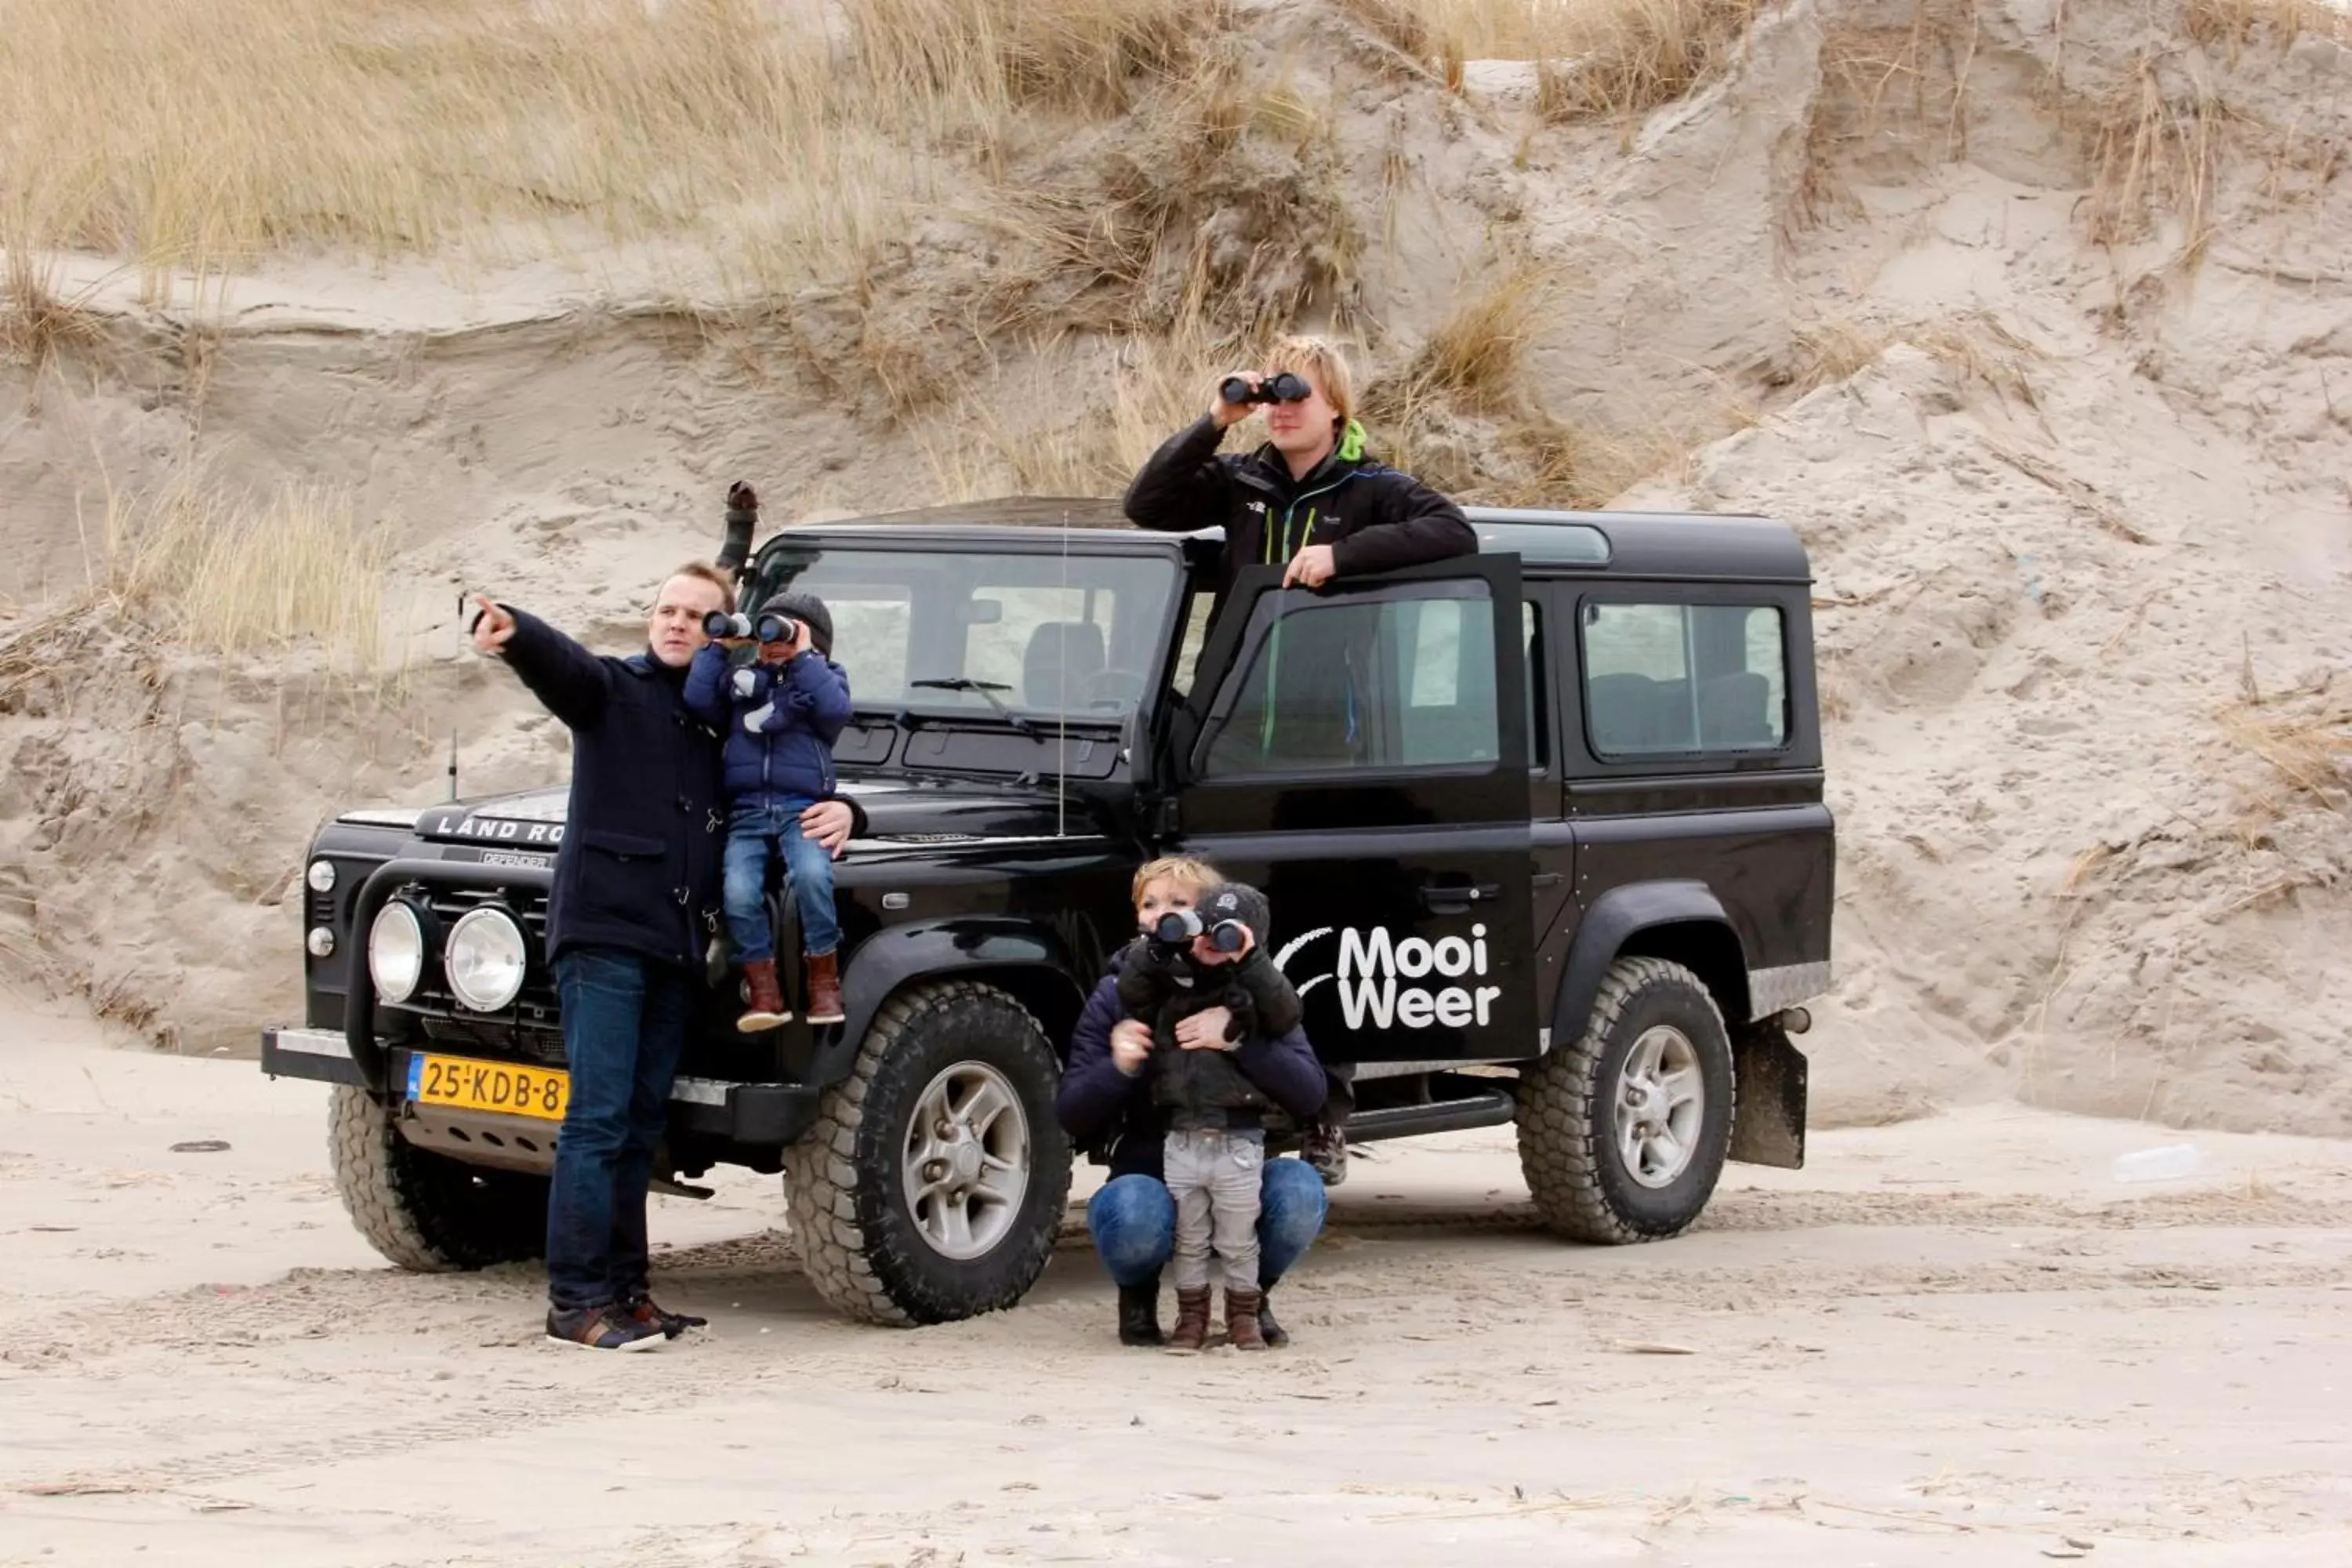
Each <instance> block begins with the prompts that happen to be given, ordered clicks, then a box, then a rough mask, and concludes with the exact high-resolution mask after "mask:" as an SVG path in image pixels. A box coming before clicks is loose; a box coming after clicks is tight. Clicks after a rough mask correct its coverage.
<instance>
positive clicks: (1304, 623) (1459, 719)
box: [1203, 582, 1502, 777]
mask: <svg viewBox="0 0 2352 1568" xmlns="http://www.w3.org/2000/svg"><path fill="white" fill-rule="evenodd" d="M1286 597H1289V598H1291V599H1293V600H1294V603H1295V607H1293V608H1291V609H1290V610H1289V611H1288V613H1287V614H1285V615H1283V616H1281V618H1280V619H1279V620H1277V621H1276V622H1275V623H1274V625H1273V626H1271V627H1270V628H1269V629H1268V631H1267V632H1266V635H1265V637H1264V638H1262V639H1261V640H1260V641H1259V642H1258V643H1257V645H1256V647H1255V651H1254V652H1253V653H1252V655H1251V656H1250V658H1249V660H1248V662H1247V663H1246V664H1245V665H1244V667H1243V668H1242V669H1241V670H1240V671H1239V672H1238V673H1237V674H1236V676H1235V677H1234V681H1233V684H1232V685H1231V686H1230V687H1229V688H1228V690H1229V691H1230V692H1231V693H1232V694H1233V700H1232V702H1231V704H1230V706H1227V705H1226V703H1224V702H1223V700H1220V702H1219V703H1218V704H1217V708H1218V709H1219V710H1222V711H1223V717H1222V718H1221V719H1219V720H1217V721H1213V725H1212V728H1211V731H1210V734H1209V736H1208V742H1207V754H1206V757H1205V759H1204V768H1203V772H1204V773H1205V774H1206V775H1207V776H1209V777H1217V776H1220V775H1223V776H1234V775H1237V774H1248V773H1295V772H1311V771H1315V770H1318V769H1346V768H1374V769H1381V770H1387V771H1394V770H1398V769H1411V768H1446V769H1455V768H1463V767H1470V766H1476V765H1478V764H1481V763H1483V764H1486V765H1487V766H1489V767H1491V766H1492V765H1493V764H1494V763H1495V762H1496V760H1497V759H1498V758H1499V757H1500V756H1501V754H1502V735H1501V724H1500V721H1499V718H1498V715H1497V713H1496V697H1495V659H1494V647H1495V643H1494V637H1495V613H1494V605H1493V603H1492V601H1490V600H1489V599H1488V598H1487V597H1486V585H1485V584H1483V583H1471V584H1464V583H1454V582H1444V583H1430V584H1414V585H1412V587H1411V588H1409V589H1408V588H1399V589H1395V590H1390V591H1387V592H1385V593H1383V595H1381V597H1378V598H1370V597H1366V598H1347V599H1340V600H1337V601H1324V602H1318V601H1315V600H1308V599H1304V596H1303V595H1287V596H1286ZM1297 601H1303V602H1297ZM1275 603H1276V601H1275V599H1274V598H1272V597H1269V598H1267V599H1265V600H1264V601H1261V604H1262V605H1273V604H1275ZM1261 613H1265V612H1264V611H1263V610H1262V611H1261ZM1222 696H1223V694H1221V698H1222Z"/></svg>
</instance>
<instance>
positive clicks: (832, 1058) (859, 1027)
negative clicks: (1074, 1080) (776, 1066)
mask: <svg viewBox="0 0 2352 1568" xmlns="http://www.w3.org/2000/svg"><path fill="white" fill-rule="evenodd" d="M934 980H969V981H975V982H978V983H979V984H984V985H993V986H996V987H997V988H998V989H1000V990H1002V991H1004V992H1005V993H1007V994H1010V995H1011V996H1012V997H1013V1000H1015V1001H1017V1002H1019V1003H1020V1004H1021V1005H1023V1006H1024V1007H1026V1008H1027V1009H1028V1010H1029V1011H1030V1013H1031V1014H1032V1015H1034V1016H1035V1017H1036V1019H1037V1022H1038V1023H1039V1024H1040V1025H1041V1026H1044V1028H1045V1038H1046V1042H1047V1044H1048V1045H1050V1046H1052V1047H1053V1048H1054V1054H1055V1060H1056V1061H1057V1062H1058V1061H1059V1060H1060V1058H1061V1055H1062V1052H1063V1050H1064V1049H1065V1048H1066V1046H1067V1043H1068V1041H1069V1037H1070V1031H1071V1030H1072V1029H1074V1028H1075V1027H1076V1026H1077V1021H1078V1015H1079V1013H1080V1012H1081V1010H1083V1009H1084V1007H1085V1006H1086V997H1087V987H1086V985H1085V984H1084V983H1083V982H1082V981H1081V980H1080V979H1079V978H1078V966H1077V963H1076V956H1075V955H1074V954H1073V953H1072V952H1071V951H1070V948H1069V944H1068V943H1067V942H1066V941H1065V940H1064V939H1063V938H1062V936H1061V935H1060V934H1059V933H1058V932H1056V931H1054V929H1053V928H1052V927H1050V926H1047V925H1044V924H1041V923H1039V922H1036V921H1026V920H1023V919H1020V918H1019V917H1017V916H962V917H958V918H956V919H953V920H945V921H922V922H918V923H915V924H911V925H903V926H893V927H891V928H890V929H889V930H887V931H882V932H880V933H879V934H878V935H876V936H874V937H872V938H870V939H868V940H867V941H866V942H863V943H861V944H859V946H858V947H857V949H856V951H855V952H852V953H851V954H850V955H849V963H848V964H847V965H846V967H845V969H844V970H843V972H842V977H841V988H842V1013H843V1015H844V1016H843V1022H842V1026H841V1027H840V1029H839V1030H838V1031H837V1032H836V1033H835V1035H834V1037H833V1038H832V1039H831V1040H829V1041H826V1042H825V1043H824V1044H823V1045H821V1046H820V1047H818V1050H817V1053H816V1059H815V1063H814V1074H813V1075H812V1076H813V1079H814V1084H815V1086H816V1087H818V1088H825V1087H829V1086H831V1085H833V1084H835V1083H838V1082H840V1081H841V1080H842V1079H845V1078H846V1077H848V1076H849V1072H850V1069H851V1068H852V1067H853V1066H854V1065H855V1064H856V1060H857V1050H858V1047H859V1045H860V1043H861V1042H863V1041H864V1039H865V1038H866V1031H867V1030H868V1029H870V1028H871V1027H873V1024H874V1019H875V1017H876V1016H877V1014H879V1013H880V1012H881V1011H882V1009H883V1008H884V1007H885V1006H887V1005H888V1004H889V1002H890V999H891V998H892V997H893V996H896V995H898V994H901V993H902V992H904V991H906V990H907V989H908V988H909V987H910V986H915V985H920V984H926V983H927V982H930V981H934Z"/></svg>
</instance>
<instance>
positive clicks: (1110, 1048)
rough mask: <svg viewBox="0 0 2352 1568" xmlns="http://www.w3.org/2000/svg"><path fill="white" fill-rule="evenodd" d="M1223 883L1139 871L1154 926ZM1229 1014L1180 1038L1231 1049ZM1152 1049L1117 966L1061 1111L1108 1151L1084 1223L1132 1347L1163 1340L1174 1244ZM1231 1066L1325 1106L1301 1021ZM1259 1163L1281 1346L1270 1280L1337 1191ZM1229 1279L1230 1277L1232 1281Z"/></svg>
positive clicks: (1295, 1170) (1186, 1044) (1194, 1024)
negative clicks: (1165, 1277)
mask: <svg viewBox="0 0 2352 1568" xmlns="http://www.w3.org/2000/svg"><path fill="white" fill-rule="evenodd" d="M1219 880H1220V878H1219V876H1218V874H1217V872H1216V870H1215V868H1213V867H1210V866H1206V865H1203V864H1202V863H1201V862H1199V861H1194V860H1184V859H1168V860H1158V861H1154V862H1152V863H1151V864H1150V865H1148V866H1146V867H1144V868H1142V869H1141V870H1140V871H1139V872H1138V873H1137V874H1136V879H1135V900H1136V916H1137V921H1138V923H1139V924H1145V925H1148V924H1149V923H1150V922H1151V921H1155V920H1157V919H1158V918H1159V916H1160V913H1161V912H1162V911H1163V910H1170V909H1190V908H1192V902H1193V900H1195V899H1196V898H1197V897H1198V896H1199V895H1200V894H1201V893H1202V892H1203V891H1205V890H1206V889H1208V888H1210V887H1212V886H1214V885H1215V884H1216V883H1217V882H1218V881H1219ZM1231 1022H1232V1019H1231V1017H1230V1016H1229V1015H1228V1014H1227V1013H1226V1011H1225V1009H1223V1008H1222V1007H1215V1008H1211V1009H1209V1010H1208V1011H1206V1012H1202V1013H1195V1014H1193V1015H1192V1016H1190V1017H1187V1018H1184V1019H1182V1020H1181V1022H1180V1023H1178V1024H1177V1026H1176V1028H1175V1042H1174V1043H1175V1045H1176V1047H1177V1048H1178V1049H1180V1050H1217V1049H1227V1048H1233V1047H1231V1045H1230V1044H1229V1042H1228V1041H1227V1040H1226V1038H1225V1036H1226V1032H1227V1026H1228V1025H1229V1024H1230V1023H1231ZM1151 1050H1152V1030H1151V1026H1150V1025H1149V1024H1146V1023H1142V1022H1140V1021H1139V1020H1135V1019H1129V1018H1126V1017H1124V1009H1123V1008H1122V1006H1121V1005H1120V1002H1119V996H1118V966H1117V965H1116V964H1114V965H1113V969H1112V973H1109V974H1107V975H1105V976H1104V977H1103V980H1102V982H1101V984H1098V985H1097V986H1096V987H1095V992H1094V994H1093V995H1092V996H1091V997H1089V998H1087V1007H1086V1011H1085V1013H1084V1014H1083V1015H1082V1016H1080V1017H1079V1019H1078V1025H1077V1028H1076V1030H1075V1031H1074V1032H1073V1033H1072V1035H1071V1037H1070V1052H1069V1058H1068V1061H1067V1063H1066V1065H1065V1067H1064V1069H1063V1074H1062V1086H1061V1090H1060V1093H1059V1094H1058V1095H1057V1096H1056V1098H1055V1105H1054V1109H1055V1117H1056V1118H1057V1120H1059V1121H1060V1122H1061V1124H1062V1127H1063V1130H1064V1131H1066V1132H1068V1133H1069V1135H1070V1141H1071V1142H1072V1143H1073V1144H1075V1145H1076V1147H1078V1148H1081V1149H1103V1148H1105V1147H1106V1146H1107V1147H1108V1158H1109V1162H1110V1172H1111V1173H1110V1179H1109V1180H1108V1181H1107V1182H1105V1183H1104V1184H1103V1186H1102V1189H1101V1190H1100V1191H1099V1192H1097V1193H1096V1194H1095V1195H1094V1197H1093V1198H1092V1199H1091V1200H1090V1201H1089V1202H1088V1203H1087V1230H1088V1231H1089V1232H1090V1233H1091V1234H1092V1236H1093V1237H1094V1243H1095V1250H1096V1252H1097V1253H1098V1254H1100V1255H1101V1258H1102V1260H1103V1267H1104V1268H1107V1269H1108V1270H1109V1272H1110V1277H1111V1279H1112V1280H1113V1281H1114V1282H1115V1283H1116V1284H1117V1285H1118V1338H1119V1342H1120V1343H1121V1344H1128V1345H1158V1344H1161V1343H1163V1342H1165V1340H1164V1336H1163V1335H1162V1333H1161V1331H1160V1271H1161V1270H1162V1269H1163V1268H1166V1267H1167V1265H1168V1261H1169V1258H1171V1256H1172V1255H1173V1253H1174V1251H1175V1246H1176V1202H1175V1199H1174V1198H1173V1197H1171V1195H1170V1194H1169V1191H1168V1186H1167V1183H1166V1180H1165V1178H1164V1175H1163V1165H1162V1161H1161V1155H1162V1152H1163V1148H1164V1145H1165V1143H1166V1142H1167V1133H1168V1108H1167V1107H1166V1106H1165V1105H1163V1104H1159V1103H1155V1100H1154V1098H1153V1095H1152V1090H1151V1081H1150V1079H1151V1074H1150V1071H1149V1070H1148V1068H1149V1065H1150V1055H1151ZM1234 1066H1235V1067H1236V1068H1239V1069H1240V1070H1241V1072H1242V1074H1243V1076H1244V1077H1245V1078H1247V1079H1249V1080H1250V1082H1252V1083H1253V1084H1255V1085H1256V1086H1257V1088H1259V1089H1262V1090H1264V1091H1265V1095H1266V1098H1267V1099H1269V1100H1272V1101H1273V1102H1274V1103H1275V1104H1276V1105H1278V1106H1280V1107H1281V1108H1282V1109H1283V1110H1286V1111H1287V1112H1289V1113H1290V1115H1291V1116H1293V1117H1294V1118H1296V1119H1297V1121H1299V1122H1300V1123H1302V1124H1311V1123H1312V1122H1313V1121H1314V1119H1315V1116H1316V1114H1317V1113H1318V1111H1320V1110H1322V1109H1323V1101H1324V1097H1325V1094H1326V1092H1327V1084H1326V1080H1325V1078H1324V1073H1323V1065H1322V1063H1321V1062H1320V1061H1319V1060H1318V1058H1317V1057H1316V1055H1315V1049H1314V1047H1312V1046H1310V1045H1308V1044H1307V1035H1306V1032H1305V1031H1304V1030H1303V1029H1296V1028H1294V1029H1292V1030H1290V1031H1288V1032H1287V1033H1286V1034H1283V1035H1279V1036H1275V1037H1256V1038H1252V1039H1248V1040H1246V1041H1245V1042H1244V1043H1243V1044H1241V1046H1240V1047H1239V1048H1238V1049H1234ZM1260 1170H1261V1175H1260V1180H1259V1189H1258V1190H1259V1206H1258V1222H1257V1239H1258V1288H1259V1290H1260V1291H1261V1295H1260V1297H1259V1305H1258V1324H1259V1331H1260V1332H1261V1333H1262V1334H1263V1335H1264V1337H1265V1342H1266V1343H1267V1344H1269V1345H1281V1344H1286V1343H1287V1342H1289V1338H1290V1336H1289V1335H1288V1334H1287V1333H1286V1332H1285V1331H1284V1330H1283V1328H1282V1325H1281V1324H1279V1323H1277V1322H1276V1321H1275V1317H1274V1308H1273V1300H1274V1298H1273V1289H1274V1283H1275V1281H1276V1280H1277V1279H1281V1278H1282V1276H1283V1275H1284V1274H1285V1273H1286V1272H1288V1271H1289V1269H1290V1268H1291V1266H1292V1265H1294V1264H1296V1263H1297V1261H1298V1259H1299V1258H1300V1257H1301V1256H1303V1255H1304V1254H1305V1253H1306V1251H1307V1247H1310V1246H1312V1245H1313V1244H1314V1241H1315V1237H1316V1236H1317V1235H1318V1233H1319V1232H1320V1231H1321V1230H1322V1228H1323V1217H1324V1215H1325V1212H1326V1211H1327V1210H1328V1207H1329V1205H1330V1200H1329V1199H1328V1197H1326V1196H1325V1194H1324V1190H1323V1178H1322V1177H1321V1176H1320V1175H1318V1174H1317V1173H1316V1172H1315V1170H1314V1168H1313V1167H1312V1166H1310V1165H1308V1164H1307V1163H1305V1162H1303V1161H1300V1160H1291V1159H1282V1160H1267V1161H1265V1162H1264V1163H1263V1164H1262V1166H1261V1167H1260ZM1232 1284H1233V1282H1232V1281H1230V1280H1228V1281H1227V1287H1228V1289H1231V1288H1232Z"/></svg>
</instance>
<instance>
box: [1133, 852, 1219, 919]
mask: <svg viewBox="0 0 2352 1568" xmlns="http://www.w3.org/2000/svg"><path fill="white" fill-rule="evenodd" d="M1224 879H1225V877H1224V873H1223V872H1222V871H1220V870H1218V869H1217V868H1215V867H1214V866H1212V865H1210V864H1209V863H1208V862H1207V861H1206V860H1195V859H1194V858H1192V857H1191V856H1190V855H1162V856H1161V857H1160V858H1159V859H1157V860H1146V861H1145V862H1144V863H1143V864H1142V865H1140V866H1139V867H1137V868H1135V886H1134V888H1133V889H1131V891H1130V893H1129V898H1128V902H1129V903H1131V904H1133V905H1134V906H1135V907H1136V908H1138V909H1141V908H1142V907H1143V889H1146V888H1148V887H1150V886H1151V884H1152V883H1154V882H1159V881H1169V882H1173V883H1175V884H1176V885H1177V887H1179V888H1181V889H1185V890H1187V891H1189V892H1193V893H1205V892H1207V891H1208V890H1209V889H1211V888H1213V887H1215V886H1216V885H1217V884H1218V883H1220V882H1222V881H1223V880H1224Z"/></svg>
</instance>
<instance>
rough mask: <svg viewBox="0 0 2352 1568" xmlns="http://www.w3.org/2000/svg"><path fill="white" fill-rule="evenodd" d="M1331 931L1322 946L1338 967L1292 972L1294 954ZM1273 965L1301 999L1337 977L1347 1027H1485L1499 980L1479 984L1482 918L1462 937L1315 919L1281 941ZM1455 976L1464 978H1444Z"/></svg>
mask: <svg viewBox="0 0 2352 1568" xmlns="http://www.w3.org/2000/svg"><path fill="white" fill-rule="evenodd" d="M1335 935H1336V936H1337V937H1338V938H1339V941H1338V942H1337V943H1336V945H1334V946H1332V947H1330V948H1329V949H1328V951H1329V952H1331V953H1332V955H1333V957H1334V958H1336V960H1337V962H1338V967H1337V968H1336V969H1327V970H1325V971H1324V972H1323V973H1320V974H1318V975H1316V976H1314V977H1313V978H1312V979H1309V980H1305V981H1301V980H1299V979H1298V978H1297V976H1295V975H1292V974H1291V973H1290V964H1291V961H1292V960H1293V959H1295V958H1297V956H1298V955H1299V954H1301V953H1303V952H1306V951H1307V949H1308V948H1310V947H1313V946H1315V945H1316V944H1317V943H1318V942H1323V941H1324V939H1326V938H1328V937H1331V936H1335ZM1274 964H1275V967H1276V968H1277V969H1279V970H1281V971H1282V972H1283V973H1284V974H1285V975H1286V976H1289V978H1290V981H1291V984H1294V985H1296V986H1297V987H1298V994H1299V996H1300V998H1301V999H1302V1000H1303V999H1305V997H1306V995H1307V993H1308V992H1310V991H1312V990H1314V989H1315V988H1316V987H1317V986H1318V985H1320V984H1323V983H1324V982H1325V981H1327V980H1329V981H1333V982H1336V983H1337V984H1338V985H1339V1016H1340V1017H1341V1019H1342V1020H1344V1021H1345V1022H1346V1024H1347V1026H1348V1027H1349V1028H1350V1029H1361V1028H1365V1027H1368V1026H1369V1027H1371V1028H1375V1029H1389V1028H1406V1029H1425V1028H1428V1027H1430V1026H1433V1025H1438V1026H1444V1027H1446V1028H1452V1029H1460V1028H1467V1027H1470V1026H1473V1025H1477V1026H1484V1025H1485V1024H1486V1022H1487V1017H1488V1014H1489V1013H1490V1011H1491V1010H1492V1008H1493V1006H1494V1003H1495V998H1496V997H1497V996H1500V995H1501V994H1503V988H1502V987H1501V986H1499V985H1486V984H1479V982H1481V981H1483V980H1485V979H1486V927H1485V926H1483V925H1474V926H1472V927H1471V928H1470V934H1469V935H1468V936H1466V937H1463V936H1442V937H1439V938H1437V939H1436V940H1435V941H1434V942H1433V941H1430V940H1429V939H1428V938H1425V937H1418V936H1409V937H1406V938H1405V939H1404V940H1403V941H1402V942H1399V941H1398V940H1396V938H1394V937H1393V936H1391V934H1390V933H1389V931H1388V930H1387V928H1386V927H1383V926H1318V927H1316V929H1315V930H1313V931H1308V932H1307V933H1306V934H1305V935H1304V936H1299V937H1294V938H1293V939H1292V940H1291V941H1290V942H1287V943H1286V944H1285V945H1284V947H1283V948H1282V950H1281V951H1280V952H1277V953H1276V954H1275V956H1274ZM1454 981H1458V982H1464V984H1447V983H1448V982H1454ZM1415 982H1421V983H1423V984H1414V983H1415Z"/></svg>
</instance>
